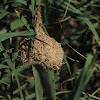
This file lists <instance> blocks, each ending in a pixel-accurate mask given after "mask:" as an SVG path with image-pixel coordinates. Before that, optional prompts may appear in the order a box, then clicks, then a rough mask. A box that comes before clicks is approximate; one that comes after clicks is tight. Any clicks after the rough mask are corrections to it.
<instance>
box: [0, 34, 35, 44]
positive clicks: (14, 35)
mask: <svg viewBox="0 0 100 100" xmlns="http://www.w3.org/2000/svg"><path fill="white" fill-rule="evenodd" d="M33 35H35V33H27V34H26V33H25V34H24V33H22V34H21V33H20V34H19V33H16V32H12V33H4V34H0V42H2V41H4V40H6V39H9V38H11V37H16V36H33Z"/></svg>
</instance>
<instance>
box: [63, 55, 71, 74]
mask: <svg viewBox="0 0 100 100" xmlns="http://www.w3.org/2000/svg"><path fill="white" fill-rule="evenodd" d="M64 61H65V63H66V66H67V68H68V71H69V74H70V76H72V73H71V69H70V65H69V63H68V61H67V58H66V55H65V54H64Z"/></svg>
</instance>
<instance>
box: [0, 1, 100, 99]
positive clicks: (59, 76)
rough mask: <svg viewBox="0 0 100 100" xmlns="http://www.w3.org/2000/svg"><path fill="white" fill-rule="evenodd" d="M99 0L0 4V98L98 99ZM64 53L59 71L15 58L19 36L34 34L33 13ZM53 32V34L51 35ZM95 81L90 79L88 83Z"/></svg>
mask: <svg viewBox="0 0 100 100" xmlns="http://www.w3.org/2000/svg"><path fill="white" fill-rule="evenodd" d="M98 4H100V1H99V0H91V1H87V2H83V0H81V1H80V2H79V1H75V0H55V1H54V0H47V1H43V0H11V1H7V0H2V1H1V2H0V100H87V99H88V100H100V95H99V94H100V81H99V78H100V62H99V61H100V60H99V57H100V51H99V49H100V38H99V31H100V28H99V22H100V13H99V7H100V6H99V5H98ZM39 5H41V7H42V19H43V29H44V30H45V32H46V33H47V34H48V35H49V36H52V37H54V38H55V39H56V40H57V41H59V42H60V43H61V45H62V47H63V49H64V51H65V55H64V64H63V66H62V68H61V69H60V70H56V71H54V70H51V69H44V68H43V67H42V66H41V65H40V62H31V63H29V62H28V63H26V64H24V65H22V64H21V63H19V62H18V61H17V60H16V59H17V56H18V47H19V46H18V45H19V42H21V41H20V38H19V37H21V39H22V37H25V38H28V37H31V38H35V36H36V34H37V33H36V32H35V31H34V26H35V25H34V15H35V13H34V12H35V11H36V10H37V7H38V6H39ZM52 32H53V33H52ZM92 80H94V81H92Z"/></svg>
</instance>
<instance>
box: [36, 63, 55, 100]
mask: <svg viewBox="0 0 100 100" xmlns="http://www.w3.org/2000/svg"><path fill="white" fill-rule="evenodd" d="M34 66H35V68H36V70H37V72H38V73H39V77H40V79H41V84H42V86H43V89H44V93H45V94H46V100H55V98H54V95H55V94H53V93H54V92H52V86H51V83H50V81H49V76H48V74H47V72H46V71H45V69H44V68H43V67H42V66H41V65H39V64H36V65H34Z"/></svg>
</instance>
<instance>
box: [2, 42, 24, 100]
mask: <svg viewBox="0 0 100 100" xmlns="http://www.w3.org/2000/svg"><path fill="white" fill-rule="evenodd" d="M0 50H1V51H3V50H5V49H4V47H3V45H2V44H1V43H0ZM3 56H4V57H5V59H6V58H7V59H6V61H7V64H8V65H9V67H10V68H11V70H12V73H13V75H15V78H16V81H17V85H18V89H19V93H20V96H21V99H22V100H24V97H23V94H22V90H21V86H20V83H19V78H18V76H17V74H16V69H15V66H14V65H13V63H12V61H11V60H10V58H9V56H8V54H7V53H6V52H5V53H3Z"/></svg>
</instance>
